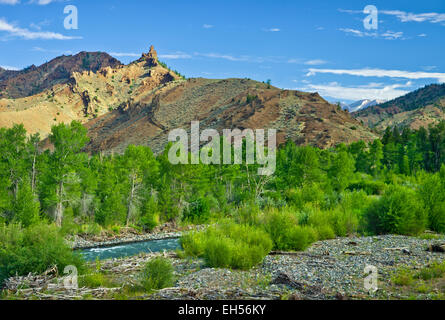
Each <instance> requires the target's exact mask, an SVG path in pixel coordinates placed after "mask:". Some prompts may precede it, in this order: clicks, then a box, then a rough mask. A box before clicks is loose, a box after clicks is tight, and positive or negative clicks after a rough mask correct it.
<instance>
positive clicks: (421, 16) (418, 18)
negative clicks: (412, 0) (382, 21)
mask: <svg viewBox="0 0 445 320" xmlns="http://www.w3.org/2000/svg"><path fill="white" fill-rule="evenodd" d="M379 13H382V14H386V15H391V16H396V17H397V18H398V19H399V20H400V21H401V22H431V23H442V22H445V13H437V12H430V13H411V12H405V11H400V10H380V11H379Z"/></svg>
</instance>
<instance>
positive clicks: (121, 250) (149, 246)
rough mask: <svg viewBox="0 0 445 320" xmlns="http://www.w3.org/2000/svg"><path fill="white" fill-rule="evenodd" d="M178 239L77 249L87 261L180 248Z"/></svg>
mask: <svg viewBox="0 0 445 320" xmlns="http://www.w3.org/2000/svg"><path fill="white" fill-rule="evenodd" d="M180 248H181V245H180V244H179V239H162V240H150V241H144V242H135V243H126V244H119V245H116V246H112V247H101V248H92V249H83V250H79V251H78V252H80V254H81V255H82V256H83V257H84V258H85V260H87V261H95V260H96V259H99V260H104V259H111V258H122V257H129V256H134V255H137V254H139V253H150V252H161V251H164V250H165V251H174V250H176V249H180Z"/></svg>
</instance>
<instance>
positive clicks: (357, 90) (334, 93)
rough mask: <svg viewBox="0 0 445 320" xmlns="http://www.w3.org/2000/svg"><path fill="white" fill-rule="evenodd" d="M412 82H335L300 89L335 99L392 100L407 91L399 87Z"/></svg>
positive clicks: (409, 85) (408, 85)
mask: <svg viewBox="0 0 445 320" xmlns="http://www.w3.org/2000/svg"><path fill="white" fill-rule="evenodd" d="M411 86H412V83H411V82H407V83H406V84H394V85H386V86H385V85H383V86H382V85H381V84H375V83H370V84H367V85H364V86H356V87H346V86H342V85H341V84H339V83H337V82H331V83H329V84H307V85H306V86H305V87H304V88H300V90H304V91H317V92H318V93H320V95H322V96H325V97H331V98H335V99H345V100H362V99H384V100H392V99H395V98H397V97H400V96H403V95H405V94H407V93H408V92H409V91H407V90H402V89H401V88H406V87H411Z"/></svg>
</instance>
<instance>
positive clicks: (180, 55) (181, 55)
mask: <svg viewBox="0 0 445 320" xmlns="http://www.w3.org/2000/svg"><path fill="white" fill-rule="evenodd" d="M159 57H160V58H162V59H172V60H176V59H191V58H192V56H191V55H190V54H187V53H183V52H177V53H171V54H160V55H159Z"/></svg>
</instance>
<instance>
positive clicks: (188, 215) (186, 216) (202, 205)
mask: <svg viewBox="0 0 445 320" xmlns="http://www.w3.org/2000/svg"><path fill="white" fill-rule="evenodd" d="M209 218H210V205H209V202H208V200H207V199H205V198H199V199H196V200H194V201H191V202H190V203H189V206H188V208H187V209H186V210H184V213H183V220H184V221H188V222H191V223H205V222H207V221H209Z"/></svg>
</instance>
